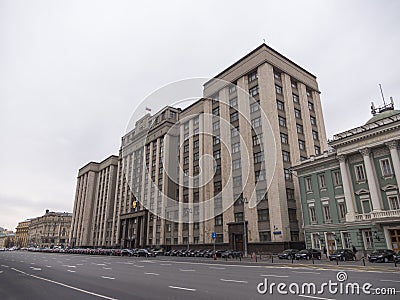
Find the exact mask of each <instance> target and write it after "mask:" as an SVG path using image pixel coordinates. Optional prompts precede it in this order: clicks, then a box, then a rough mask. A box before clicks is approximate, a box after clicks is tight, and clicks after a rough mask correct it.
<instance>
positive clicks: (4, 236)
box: [0, 227, 15, 248]
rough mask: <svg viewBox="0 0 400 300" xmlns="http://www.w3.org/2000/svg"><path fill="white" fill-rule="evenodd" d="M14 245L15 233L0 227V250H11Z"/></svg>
mask: <svg viewBox="0 0 400 300" xmlns="http://www.w3.org/2000/svg"><path fill="white" fill-rule="evenodd" d="M14 245H15V233H14V232H13V231H12V230H7V229H5V228H2V227H0V248H11V247H13V246H14Z"/></svg>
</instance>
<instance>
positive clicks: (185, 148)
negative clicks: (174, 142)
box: [183, 145, 189, 153]
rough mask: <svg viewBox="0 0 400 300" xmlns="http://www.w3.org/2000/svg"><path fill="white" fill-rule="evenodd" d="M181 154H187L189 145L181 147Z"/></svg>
mask: <svg viewBox="0 0 400 300" xmlns="http://www.w3.org/2000/svg"><path fill="white" fill-rule="evenodd" d="M183 152H185V153H186V152H189V145H185V146H184V147H183Z"/></svg>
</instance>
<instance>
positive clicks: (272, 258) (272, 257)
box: [271, 255, 274, 263]
mask: <svg viewBox="0 0 400 300" xmlns="http://www.w3.org/2000/svg"><path fill="white" fill-rule="evenodd" d="M271 263H274V256H273V255H271Z"/></svg>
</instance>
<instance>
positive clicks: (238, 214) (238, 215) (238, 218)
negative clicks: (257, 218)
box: [235, 212, 243, 222]
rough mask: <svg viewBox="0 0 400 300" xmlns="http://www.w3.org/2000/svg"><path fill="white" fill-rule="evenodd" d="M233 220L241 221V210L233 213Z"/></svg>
mask: <svg viewBox="0 0 400 300" xmlns="http://www.w3.org/2000/svg"><path fill="white" fill-rule="evenodd" d="M235 222H243V213H242V212H237V213H235Z"/></svg>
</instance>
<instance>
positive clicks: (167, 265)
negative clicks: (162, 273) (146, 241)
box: [160, 264, 172, 266]
mask: <svg viewBox="0 0 400 300" xmlns="http://www.w3.org/2000/svg"><path fill="white" fill-rule="evenodd" d="M171 265H172V264H160V266H171Z"/></svg>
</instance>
